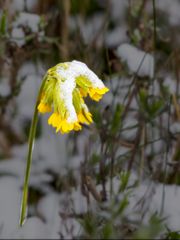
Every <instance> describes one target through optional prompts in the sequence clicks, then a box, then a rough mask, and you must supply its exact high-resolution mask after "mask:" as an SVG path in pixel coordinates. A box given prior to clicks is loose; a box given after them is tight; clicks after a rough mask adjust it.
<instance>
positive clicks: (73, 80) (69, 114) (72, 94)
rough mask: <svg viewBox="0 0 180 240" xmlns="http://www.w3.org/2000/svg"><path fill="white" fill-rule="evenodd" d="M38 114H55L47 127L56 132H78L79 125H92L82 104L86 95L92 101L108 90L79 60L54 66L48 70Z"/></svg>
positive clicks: (90, 117)
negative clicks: (50, 126) (52, 128)
mask: <svg viewBox="0 0 180 240" xmlns="http://www.w3.org/2000/svg"><path fill="white" fill-rule="evenodd" d="M45 77H46V83H45V86H44V88H43V93H42V96H41V100H40V103H39V105H38V111H39V112H40V113H46V112H51V111H52V110H53V111H54V112H53V113H52V115H51V116H50V117H49V119H48V124H49V125H52V126H53V127H54V128H56V132H58V131H60V132H61V133H68V132H70V131H71V130H75V131H78V130H81V128H82V126H81V124H90V123H92V115H91V113H90V112H89V110H88V107H87V105H86V104H85V102H84V98H85V97H87V96H88V95H89V96H90V98H92V99H93V100H95V101H99V100H100V99H101V98H102V96H103V95H104V94H105V93H106V92H108V91H109V89H108V88H107V87H105V85H104V83H103V82H102V81H101V80H100V79H99V78H98V77H97V75H96V74H95V73H94V72H92V71H91V70H90V69H89V68H88V67H87V65H86V64H84V63H82V62H79V61H75V60H74V61H72V62H65V63H60V64H57V65H56V66H55V67H52V68H50V69H49V70H48V72H47V74H46V76H45Z"/></svg>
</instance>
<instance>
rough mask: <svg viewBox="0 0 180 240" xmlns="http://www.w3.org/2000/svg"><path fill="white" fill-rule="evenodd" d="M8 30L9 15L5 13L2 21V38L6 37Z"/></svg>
mask: <svg viewBox="0 0 180 240" xmlns="http://www.w3.org/2000/svg"><path fill="white" fill-rule="evenodd" d="M6 29H7V13H6V12H5V11H4V12H3V14H2V16H1V21H0V35H2V36H4V35H6Z"/></svg>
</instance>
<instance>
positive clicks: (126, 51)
mask: <svg viewBox="0 0 180 240" xmlns="http://www.w3.org/2000/svg"><path fill="white" fill-rule="evenodd" d="M117 56H118V57H119V58H120V59H121V60H122V61H123V62H125V63H126V64H127V65H128V68H129V71H130V73H137V75H138V76H140V77H144V76H149V77H150V78H152V77H153V74H154V59H153V57H152V55H151V54H149V53H146V52H144V51H142V50H139V49H138V48H136V47H134V46H132V45H130V44H128V43H123V44H121V45H120V46H119V47H118V49H117Z"/></svg>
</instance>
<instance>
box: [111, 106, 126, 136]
mask: <svg viewBox="0 0 180 240" xmlns="http://www.w3.org/2000/svg"><path fill="white" fill-rule="evenodd" d="M122 113H123V106H122V105H120V104H117V105H116V109H115V111H114V115H113V119H112V122H111V132H112V134H113V135H114V134H115V133H117V132H118V130H119V129H120V127H121V116H122Z"/></svg>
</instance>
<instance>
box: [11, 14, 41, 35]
mask: <svg viewBox="0 0 180 240" xmlns="http://www.w3.org/2000/svg"><path fill="white" fill-rule="evenodd" d="M39 23H40V16H39V15H37V14H34V13H26V12H20V13H19V15H18V17H17V19H16V20H15V21H14V23H13V26H14V27H21V26H26V27H29V28H30V29H31V31H32V32H34V33H38V32H39Z"/></svg>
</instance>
